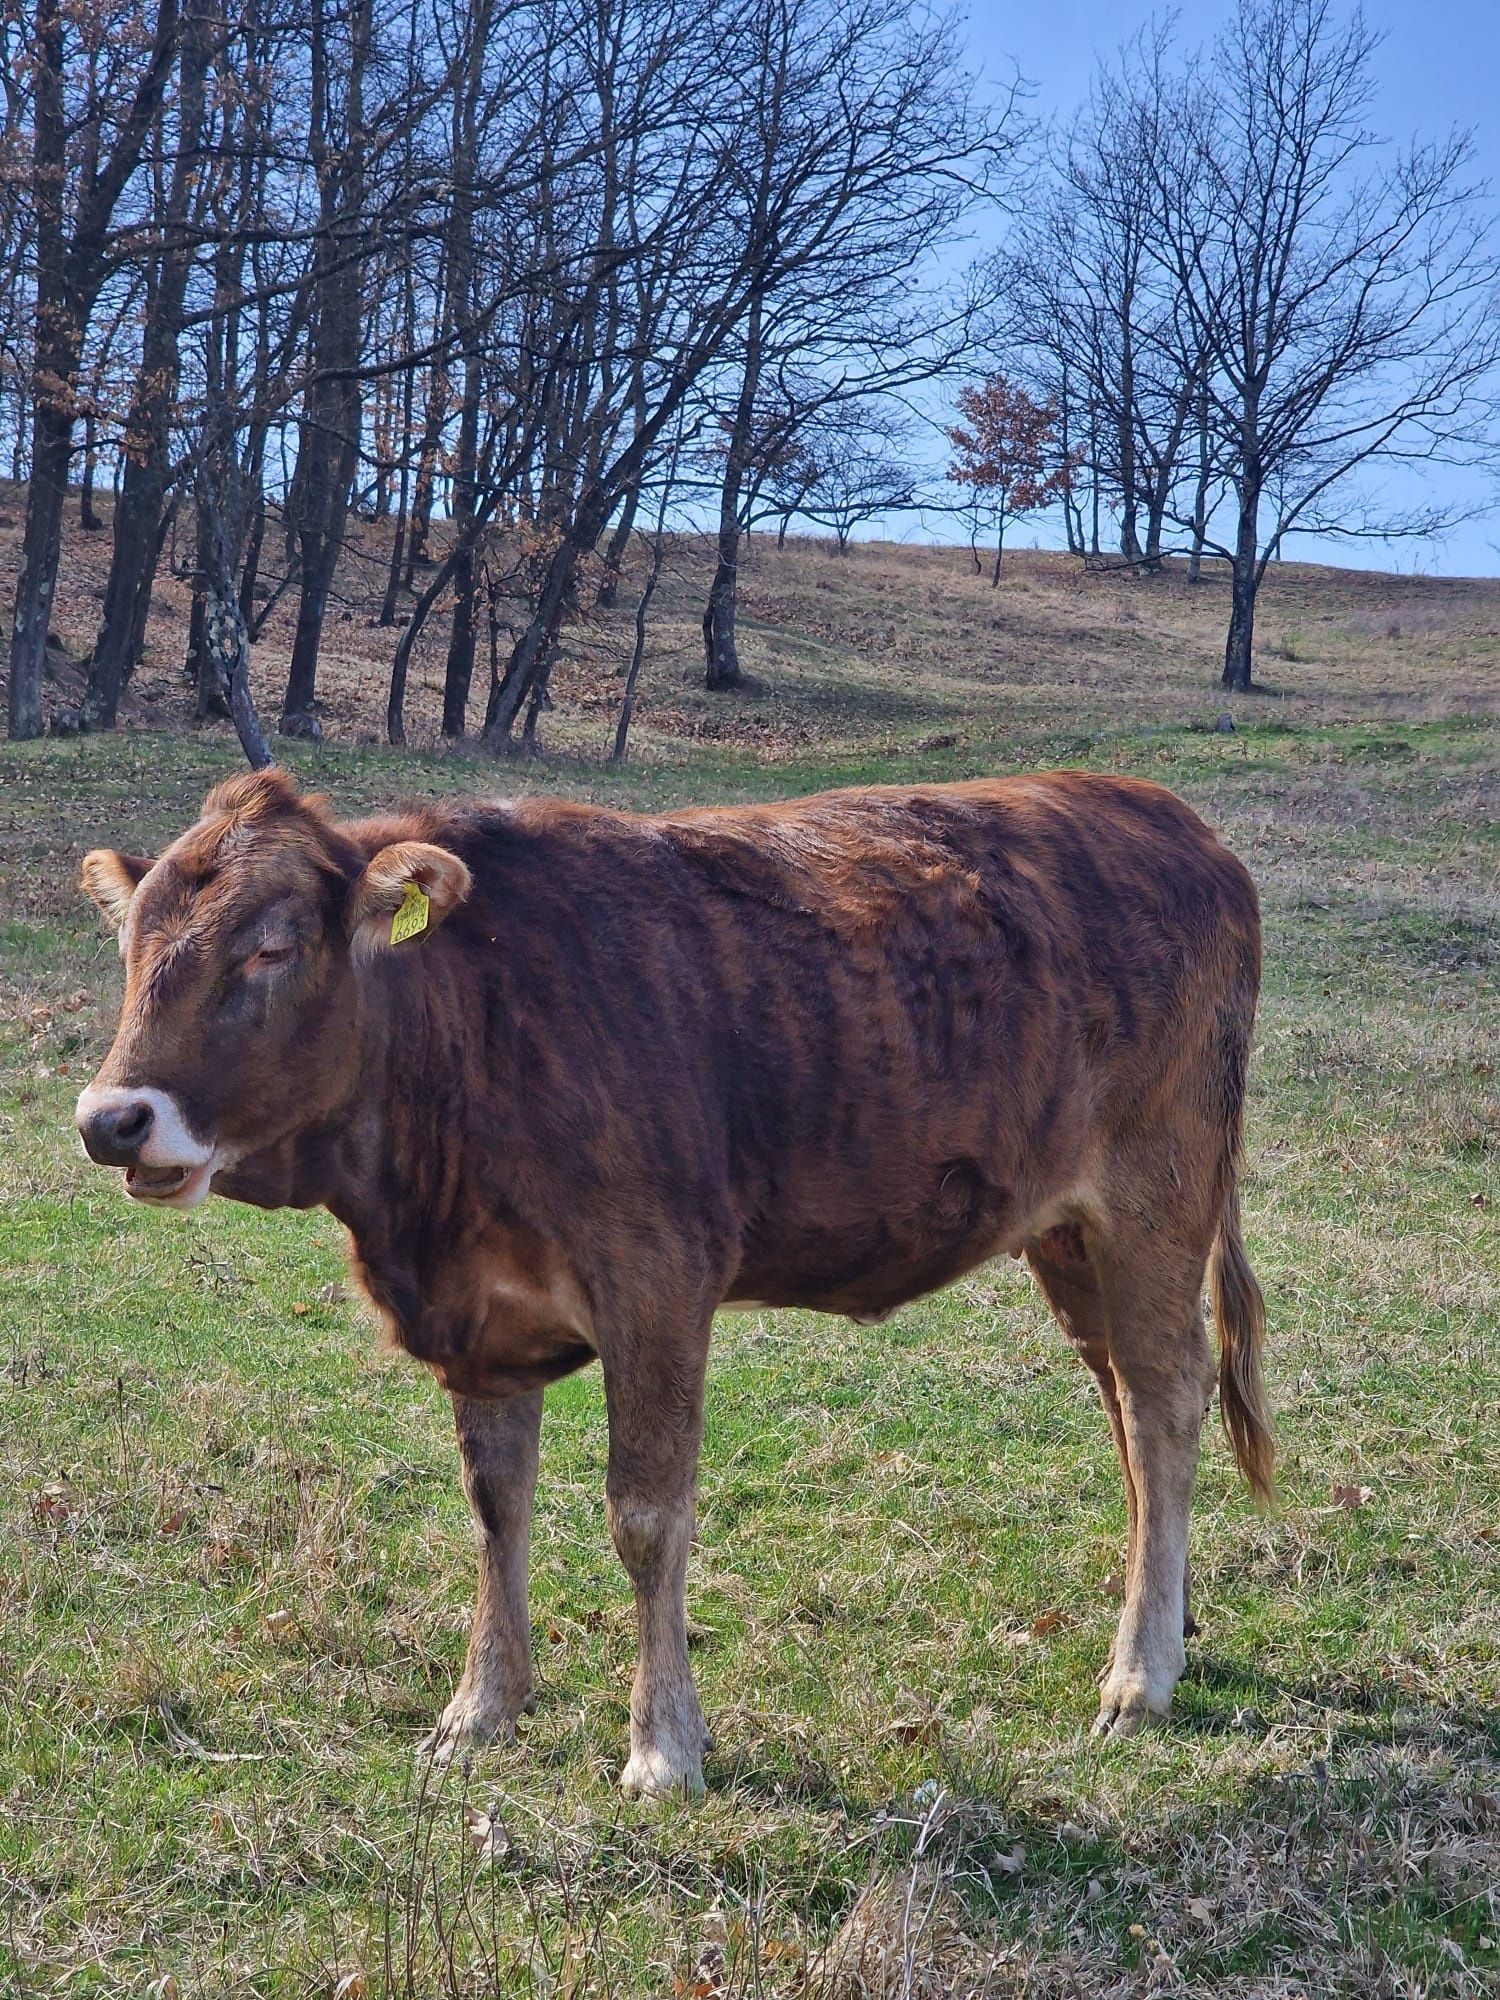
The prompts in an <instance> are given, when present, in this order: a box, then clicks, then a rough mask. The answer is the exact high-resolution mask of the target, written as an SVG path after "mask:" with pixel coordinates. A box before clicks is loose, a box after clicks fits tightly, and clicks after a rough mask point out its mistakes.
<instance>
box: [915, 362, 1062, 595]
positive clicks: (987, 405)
mask: <svg viewBox="0 0 1500 2000" xmlns="http://www.w3.org/2000/svg"><path fill="white" fill-rule="evenodd" d="M958 411H959V415H960V416H961V417H962V418H963V419H964V421H963V422H962V423H958V424H954V425H952V426H951V427H950V428H949V430H948V431H947V433H946V435H947V438H948V442H949V443H950V444H951V445H952V446H953V449H954V451H955V452H956V453H957V454H958V456H957V457H956V458H955V459H954V461H953V463H952V464H951V465H950V466H949V468H948V477H949V478H950V479H951V480H952V481H953V482H954V483H955V484H956V485H959V486H966V487H967V488H968V489H969V500H968V506H969V511H970V518H971V521H972V523H973V532H972V535H971V539H970V543H969V546H970V548H971V549H972V550H973V553H974V567H975V568H976V569H978V568H979V567H980V563H979V548H978V542H979V531H980V528H981V526H982V525H983V523H984V522H985V521H986V519H988V522H989V524H990V528H991V530H992V532H993V534H994V537H995V566H994V569H993V571H992V573H991V575H990V586H991V588H992V589H993V587H994V586H995V585H996V584H997V583H999V581H1000V563H1001V558H1002V557H1003V555H1004V553H1005V531H1006V529H1007V528H1008V527H1009V526H1010V524H1011V522H1012V521H1019V520H1020V519H1021V518H1022V517H1023V516H1024V515H1027V514H1039V513H1041V512H1042V510H1043V509H1044V508H1046V507H1050V506H1051V505H1052V503H1053V501H1054V500H1060V499H1061V498H1062V497H1063V495H1064V494H1065V493H1066V492H1067V491H1068V484H1069V480H1070V477H1071V473H1072V467H1071V466H1070V464H1069V462H1068V459H1067V457H1066V455H1065V453H1064V452H1063V451H1062V449H1061V447H1060V445H1059V442H1058V416H1057V409H1056V406H1055V405H1054V404H1053V403H1051V402H1046V403H1038V402H1036V401H1035V400H1034V399H1033V398H1032V397H1030V396H1028V395H1027V393H1026V391H1025V390H1024V389H1023V388H1022V387H1021V386H1020V384H1019V383H1016V382H1012V381H1010V380H1009V379H1008V377H1006V376H1004V375H989V376H986V378H985V380H984V381H983V382H979V383H971V384H970V385H969V387H968V388H965V389H960V390H959V392H958Z"/></svg>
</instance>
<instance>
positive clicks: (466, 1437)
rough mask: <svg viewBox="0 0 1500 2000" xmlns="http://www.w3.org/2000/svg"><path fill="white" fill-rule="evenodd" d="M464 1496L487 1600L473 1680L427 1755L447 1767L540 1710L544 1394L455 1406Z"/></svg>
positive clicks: (477, 1611) (447, 1713)
mask: <svg viewBox="0 0 1500 2000" xmlns="http://www.w3.org/2000/svg"><path fill="white" fill-rule="evenodd" d="M453 1415H454V1419H455V1422H456V1423H457V1426H458V1453H459V1463H460V1467H461V1471H462V1475H463V1482H464V1492H465V1493H466V1494H467V1495H468V1499H469V1505H470V1507H471V1508H472V1509H473V1511H474V1526H475V1531H476V1533H477V1536H478V1540H479V1595H478V1598H477V1600H476V1602H475V1605H474V1623H473V1626H472V1627H471V1628H470V1632H469V1652H468V1657H467V1659H466V1660H465V1661H464V1671H463V1677H462V1679H461V1680H460V1681H459V1683H458V1687H457V1688H456V1689H455V1691H454V1695H453V1699H452V1701H450V1702H449V1704H448V1706H447V1707H446V1708H445V1709H444V1710H443V1713H442V1715H441V1717H440V1718H439V1720H438V1725H437V1728H436V1729H435V1730H434V1731H433V1732H432V1734H431V1735H430V1736H429V1737H427V1738H426V1740H425V1742H424V1744H423V1749H424V1751H426V1752H428V1753H430V1754H431V1756H432V1757H433V1759H434V1761H436V1762H437V1763H440V1764H446V1763H447V1762H449V1760H450V1759H451V1758H453V1757H454V1756H455V1755H458V1756H463V1757H467V1756H468V1755H469V1753H470V1752H472V1751H473V1750H474V1749H475V1748H477V1747H478V1746H479V1745H480V1744H482V1743H488V1742H490V1741H491V1740H492V1739H493V1738H495V1737H499V1738H500V1739H501V1740H502V1741H505V1742H508V1741H510V1740H511V1738H513V1737H514V1735H515V1730H516V1717H517V1716H518V1715H521V1714H522V1713H524V1712H525V1711H526V1710H527V1709H529V1708H530V1706H531V1693H532V1690H531V1614H530V1611H529V1609H528V1606H527V1602H526V1569H527V1559H528V1556H529V1554H530V1548H531V1506H532V1500H533V1498H534V1497H535V1494H536V1475H537V1457H538V1441H539V1438H540V1435H541V1427H542V1392H541V1390H540V1389H537V1390H535V1391H533V1392H532V1394H531V1395H529V1396H514V1397H511V1398H510V1399H509V1400H508V1401H506V1402H503V1403H482V1402H477V1401H476V1400H475V1399H474V1398H472V1397H469V1396H455V1397H454V1398H453Z"/></svg>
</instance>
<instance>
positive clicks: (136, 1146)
mask: <svg viewBox="0 0 1500 2000" xmlns="http://www.w3.org/2000/svg"><path fill="white" fill-rule="evenodd" d="M155 1117H156V1114H155V1112H154V1111H153V1110H152V1108H151V1103H150V1100H149V1099H148V1098H144V1097H133V1098H130V1099H128V1100H127V1101H126V1102H125V1103H124V1104H109V1105H105V1106H103V1107H102V1108H101V1109H100V1110H98V1111H95V1112H94V1113H93V1114H92V1115H91V1116H90V1117H89V1118H87V1119H86V1120H85V1121H84V1125H83V1143H84V1145H85V1146H86V1147H87V1149H88V1152H89V1157H90V1158H91V1159H94V1160H97V1161H98V1162H99V1164H100V1166H104V1167H129V1166H134V1164H135V1162H136V1161H137V1159H138V1158H139V1157H140V1152H141V1148H142V1147H143V1146H144V1145H145V1143H146V1141H147V1139H148V1138H150V1136H151V1127H152V1125H153V1124H154V1122H155Z"/></svg>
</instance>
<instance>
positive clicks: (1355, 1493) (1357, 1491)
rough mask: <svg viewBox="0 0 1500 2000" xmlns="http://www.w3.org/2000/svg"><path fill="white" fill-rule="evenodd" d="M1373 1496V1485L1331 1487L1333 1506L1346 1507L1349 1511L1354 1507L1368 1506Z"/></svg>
mask: <svg viewBox="0 0 1500 2000" xmlns="http://www.w3.org/2000/svg"><path fill="white" fill-rule="evenodd" d="M1374 1498H1375V1489H1374V1487H1373V1486H1335V1487H1334V1489H1333V1504H1334V1506H1335V1507H1344V1508H1347V1509H1348V1510H1349V1511H1350V1512H1351V1513H1352V1512H1353V1511H1354V1509H1355V1508H1356V1507H1368V1506H1369V1504H1370V1502H1371V1501H1372V1500H1373V1499H1374Z"/></svg>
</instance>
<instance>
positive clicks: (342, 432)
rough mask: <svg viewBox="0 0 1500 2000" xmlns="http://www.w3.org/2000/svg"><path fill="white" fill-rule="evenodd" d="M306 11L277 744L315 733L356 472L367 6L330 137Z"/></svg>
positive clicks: (319, 24)
mask: <svg viewBox="0 0 1500 2000" xmlns="http://www.w3.org/2000/svg"><path fill="white" fill-rule="evenodd" d="M332 5H333V0H314V5H313V10H312V36H311V43H310V46H311V50H312V72H311V74H312V97H313V116H312V119H311V129H312V134H313V139H312V145H311V157H312V160H313V164H314V167H315V169H316V172H317V176H318V187H319V197H318V244H317V252H316V262H317V265H318V269H317V273H316V276H315V277H314V280H313V283H314V287H315V289H316V293H317V306H316V329H315V335H314V339H313V352H312V357H311V359H312V367H313V371H314V380H313V382H312V383H311V384H310V386H309V388H308V390H307V393H306V396H305V398H304V404H303V409H304V416H303V423H302V434H301V438H300V440H299V443H298V449H297V482H296V483H297V485H298V487H299V493H298V500H299V506H298V519H297V556H298V565H299V568H300V571H301V577H302V594H301V600H300V602H299V604H298V606H297V630H296V636H295V637H294V639H293V641H292V659H291V666H290V669H289V671H288V673H287V683H286V694H285V696H284V697H283V700H282V705H281V723H280V728H281V731H282V733H283V735H287V736H302V737H309V738H311V739H312V740H313V741H314V742H316V741H318V740H319V739H320V738H321V736H322V730H321V728H320V726H319V724H318V721H317V718H316V716H315V715H314V713H313V698H314V693H315V690H316V686H317V673H318V648H319V645H320V643H321V640H322V635H323V618H324V614H325V612H326V611H327V608H328V599H329V596H330V594H331V592H332V588H333V577H334V571H335V569H336V568H337V566H338V559H339V551H340V550H341V548H342V547H343V541H344V528H345V525H346V523H347V520H348V515H349V502H350V499H351V497H352V492H353V486H354V476H355V473H356V471H357V469H358V465H359V442H360V437H359V433H360V419H361V415H362V411H363V398H362V396H361V394H360V387H359V381H358V365H359V356H360V347H361V331H362V330H361V324H360V290H359V286H360V265H359V262H358V260H357V259H356V258H354V257H353V256H352V255H350V254H349V252H350V246H349V241H348V230H347V225H348V224H349V223H350V222H351V220H352V219H353V218H355V217H357V216H358V214H359V212H360V209H361V207H362V205H363V186H364V140H365V136H366V135H365V134H364V131H363V125H364V111H363V84H364V68H365V61H366V58H367V56H368V54H369V48H370V37H371V18H370V0H353V4H352V5H351V7H350V9H349V22H348V27H349V35H350V54H349V57H348V59H347V61H346V62H345V64H344V70H345V76H346V84H345V90H346V102H345V107H344V114H343V123H344V126H345V127H346V128H347V129H346V130H345V131H340V132H335V130H334V122H333V117H332V114H331V112H330V110H329V106H328V85H329V55H328V49H327V44H326V39H325V30H326V22H325V19H324V16H325V11H326V10H327V9H328V8H329V7H331V6H332Z"/></svg>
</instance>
